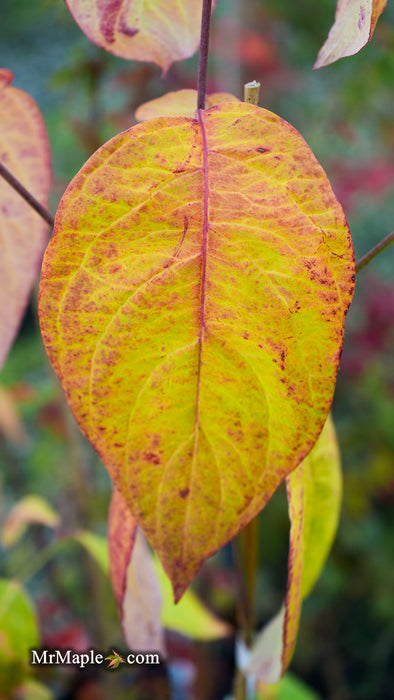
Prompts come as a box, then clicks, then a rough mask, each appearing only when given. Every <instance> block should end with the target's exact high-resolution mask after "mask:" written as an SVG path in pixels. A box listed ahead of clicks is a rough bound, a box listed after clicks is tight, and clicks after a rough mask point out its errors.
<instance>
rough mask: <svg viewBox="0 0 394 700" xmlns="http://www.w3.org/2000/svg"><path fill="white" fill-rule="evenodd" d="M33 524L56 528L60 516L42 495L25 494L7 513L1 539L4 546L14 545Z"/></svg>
mask: <svg viewBox="0 0 394 700" xmlns="http://www.w3.org/2000/svg"><path fill="white" fill-rule="evenodd" d="M31 524H37V525H46V526H47V527H51V528H56V527H58V525H59V524H60V518H59V516H58V514H57V513H56V512H55V510H54V509H53V508H52V506H51V505H50V503H48V501H46V500H45V499H44V498H41V496H33V495H32V496H25V497H24V498H22V499H21V500H20V501H18V503H16V504H15V505H14V507H13V508H12V509H11V510H10V511H9V513H8V514H7V515H6V517H5V519H4V521H3V524H2V528H1V537H0V541H1V544H2V546H3V547H12V546H13V545H14V544H16V542H18V540H20V538H21V537H22V536H23V534H24V533H25V531H26V529H27V526H28V525H31Z"/></svg>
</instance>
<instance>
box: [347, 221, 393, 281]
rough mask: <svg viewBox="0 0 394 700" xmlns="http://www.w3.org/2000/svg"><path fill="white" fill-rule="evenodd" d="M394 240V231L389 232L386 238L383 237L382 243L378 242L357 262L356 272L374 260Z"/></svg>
mask: <svg viewBox="0 0 394 700" xmlns="http://www.w3.org/2000/svg"><path fill="white" fill-rule="evenodd" d="M393 241H394V231H392V232H391V233H389V235H388V236H386V238H383V240H382V241H380V243H377V244H376V245H375V246H374V247H373V248H372V249H371V250H370V251H369V252H368V253H365V255H363V257H362V258H360V260H358V261H357V262H356V272H360V270H362V269H363V267H365V266H366V265H368V263H369V262H371V260H373V259H374V258H375V257H376V256H377V255H379V253H381V252H382V250H384V249H385V248H387V247H388V246H389V245H390V243H393Z"/></svg>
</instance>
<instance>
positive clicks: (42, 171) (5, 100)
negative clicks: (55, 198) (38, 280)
mask: <svg viewBox="0 0 394 700" xmlns="http://www.w3.org/2000/svg"><path fill="white" fill-rule="evenodd" d="M12 79H13V74H12V73H11V71H9V70H6V69H0V161H1V162H2V163H3V165H5V167H6V168H7V169H8V170H10V171H11V173H12V174H13V175H14V176H15V177H16V178H17V179H18V180H19V181H20V182H21V183H22V185H24V186H25V187H26V189H28V190H29V191H30V192H31V193H32V194H33V195H34V196H35V198H36V199H37V200H38V201H39V202H40V203H41V204H44V205H45V204H46V199H47V196H48V193H49V189H50V184H51V168H50V156H49V145H48V139H47V135H46V130H45V126H44V122H43V120H42V117H41V114H40V112H39V109H38V107H37V105H36V103H35V102H34V100H33V99H32V98H31V97H30V96H29V95H28V94H27V93H25V92H23V90H19V89H18V88H15V87H13V86H12V85H11V84H10V83H11V81H12ZM47 236H48V225H47V224H46V223H45V222H43V221H42V220H41V218H40V216H39V215H38V214H37V212H35V211H34V210H33V209H31V207H30V206H29V205H28V204H27V203H26V202H25V201H24V200H23V199H22V198H21V196H20V195H19V194H18V193H17V192H15V190H13V189H12V187H11V186H10V185H9V184H8V183H7V182H6V181H5V180H3V178H1V177H0V250H1V254H0V367H2V365H3V363H4V360H5V358H6V356H7V353H8V351H9V349H10V346H11V343H12V341H13V340H14V337H15V335H16V332H17V330H18V327H19V324H20V321H21V319H22V316H23V313H24V311H25V307H26V303H27V300H28V296H29V292H30V289H31V287H32V284H33V282H34V279H35V277H36V275H37V273H38V270H39V266H40V262H41V257H42V254H43V251H44V247H45V243H46V238H47Z"/></svg>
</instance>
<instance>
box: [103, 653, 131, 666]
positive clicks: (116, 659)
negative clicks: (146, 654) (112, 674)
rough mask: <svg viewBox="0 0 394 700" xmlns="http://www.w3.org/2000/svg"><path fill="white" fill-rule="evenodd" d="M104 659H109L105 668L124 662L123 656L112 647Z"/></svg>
mask: <svg viewBox="0 0 394 700" xmlns="http://www.w3.org/2000/svg"><path fill="white" fill-rule="evenodd" d="M105 661H109V664H108V666H107V668H118V666H119V664H124V663H126V662H125V660H124V658H123V657H122V656H120V654H118V652H117V651H114V649H112V654H111V655H110V656H106V657H105Z"/></svg>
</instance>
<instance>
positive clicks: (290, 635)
mask: <svg viewBox="0 0 394 700" xmlns="http://www.w3.org/2000/svg"><path fill="white" fill-rule="evenodd" d="M286 486H287V496H288V501H289V514H290V521H291V528H290V552H289V565H288V571H289V573H288V584H287V595H286V600H285V603H284V605H283V606H282V607H281V609H280V611H279V613H278V614H277V615H276V616H275V617H274V618H273V619H272V620H271V621H270V623H269V624H268V625H267V626H266V627H265V628H264V629H263V630H262V632H261V633H260V635H259V636H258V637H257V639H256V641H255V643H254V645H253V647H252V651H251V657H250V661H249V665H248V666H247V668H246V669H245V672H246V673H249V674H251V675H252V676H254V677H255V678H257V679H258V680H260V681H264V682H266V683H276V682H277V681H279V680H280V678H281V676H282V675H283V674H284V673H285V671H286V669H287V667H288V665H289V663H290V661H291V657H292V655H293V652H294V647H295V643H296V637H297V631H298V624H299V618H300V614H301V603H302V600H303V599H304V598H306V596H307V595H309V593H310V591H311V589H312V588H313V586H314V585H315V583H316V580H317V578H318V577H319V575H320V572H321V570H322V568H323V565H324V563H325V561H326V558H327V556H328V553H329V551H330V548H331V545H332V542H333V539H334V536H335V532H336V530H337V526H338V519H339V511H340V504H341V496H342V475H341V467H340V457H339V451H338V446H337V442H336V436H335V429H334V426H333V423H332V421H331V419H330V418H329V419H328V420H327V423H326V425H325V426H324V428H323V431H322V434H321V435H320V437H319V439H318V441H317V443H316V445H315V446H314V448H313V449H312V450H311V452H310V454H309V455H308V456H307V457H306V458H305V459H304V461H303V462H302V464H300V466H299V467H298V468H297V469H295V470H294V471H293V472H292V473H291V474H290V475H289V476H288V477H287V479H286Z"/></svg>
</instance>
